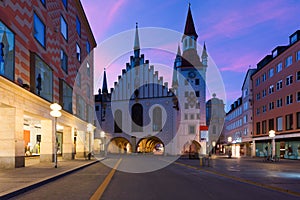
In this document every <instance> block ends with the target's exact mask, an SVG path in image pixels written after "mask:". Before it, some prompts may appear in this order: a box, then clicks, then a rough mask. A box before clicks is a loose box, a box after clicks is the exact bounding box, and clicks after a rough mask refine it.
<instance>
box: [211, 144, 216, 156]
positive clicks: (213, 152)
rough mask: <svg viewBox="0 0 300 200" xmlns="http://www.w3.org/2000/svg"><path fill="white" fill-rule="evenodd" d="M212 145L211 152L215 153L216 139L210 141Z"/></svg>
mask: <svg viewBox="0 0 300 200" xmlns="http://www.w3.org/2000/svg"><path fill="white" fill-rule="evenodd" d="M212 146H213V150H212V153H213V154H216V149H215V147H216V141H212Z"/></svg>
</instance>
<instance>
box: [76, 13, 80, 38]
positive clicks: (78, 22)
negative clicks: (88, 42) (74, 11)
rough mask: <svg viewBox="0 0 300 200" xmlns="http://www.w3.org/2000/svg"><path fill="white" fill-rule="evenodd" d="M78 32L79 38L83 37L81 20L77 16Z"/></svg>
mask: <svg viewBox="0 0 300 200" xmlns="http://www.w3.org/2000/svg"><path fill="white" fill-rule="evenodd" d="M76 31H77V34H78V35H79V37H81V23H80V21H79V18H78V17H77V16H76Z"/></svg>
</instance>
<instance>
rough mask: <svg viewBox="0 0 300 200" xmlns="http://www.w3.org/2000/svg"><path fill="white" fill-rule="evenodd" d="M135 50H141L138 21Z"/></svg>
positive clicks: (136, 24)
mask: <svg viewBox="0 0 300 200" xmlns="http://www.w3.org/2000/svg"><path fill="white" fill-rule="evenodd" d="M133 50H140V39H139V31H138V23H137V22H136V23H135V38H134V46H133Z"/></svg>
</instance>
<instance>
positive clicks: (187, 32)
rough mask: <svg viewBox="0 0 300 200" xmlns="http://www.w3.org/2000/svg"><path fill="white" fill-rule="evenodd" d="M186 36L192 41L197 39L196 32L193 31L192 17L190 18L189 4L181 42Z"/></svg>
mask: <svg viewBox="0 0 300 200" xmlns="http://www.w3.org/2000/svg"><path fill="white" fill-rule="evenodd" d="M186 36H190V37H193V38H194V40H197V38H198V35H197V33H196V30H195V25H194V20H193V16H192V11H191V4H189V10H188V14H187V17H186V22H185V28H184V35H183V37H182V40H183V39H184V38H185V37H186Z"/></svg>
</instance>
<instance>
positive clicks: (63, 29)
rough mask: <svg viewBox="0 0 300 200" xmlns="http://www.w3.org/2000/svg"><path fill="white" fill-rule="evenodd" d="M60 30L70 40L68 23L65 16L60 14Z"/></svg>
mask: <svg viewBox="0 0 300 200" xmlns="http://www.w3.org/2000/svg"><path fill="white" fill-rule="evenodd" d="M60 32H61V34H62V35H63V37H64V38H65V40H68V24H67V22H66V20H65V18H64V17H63V16H60Z"/></svg>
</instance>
